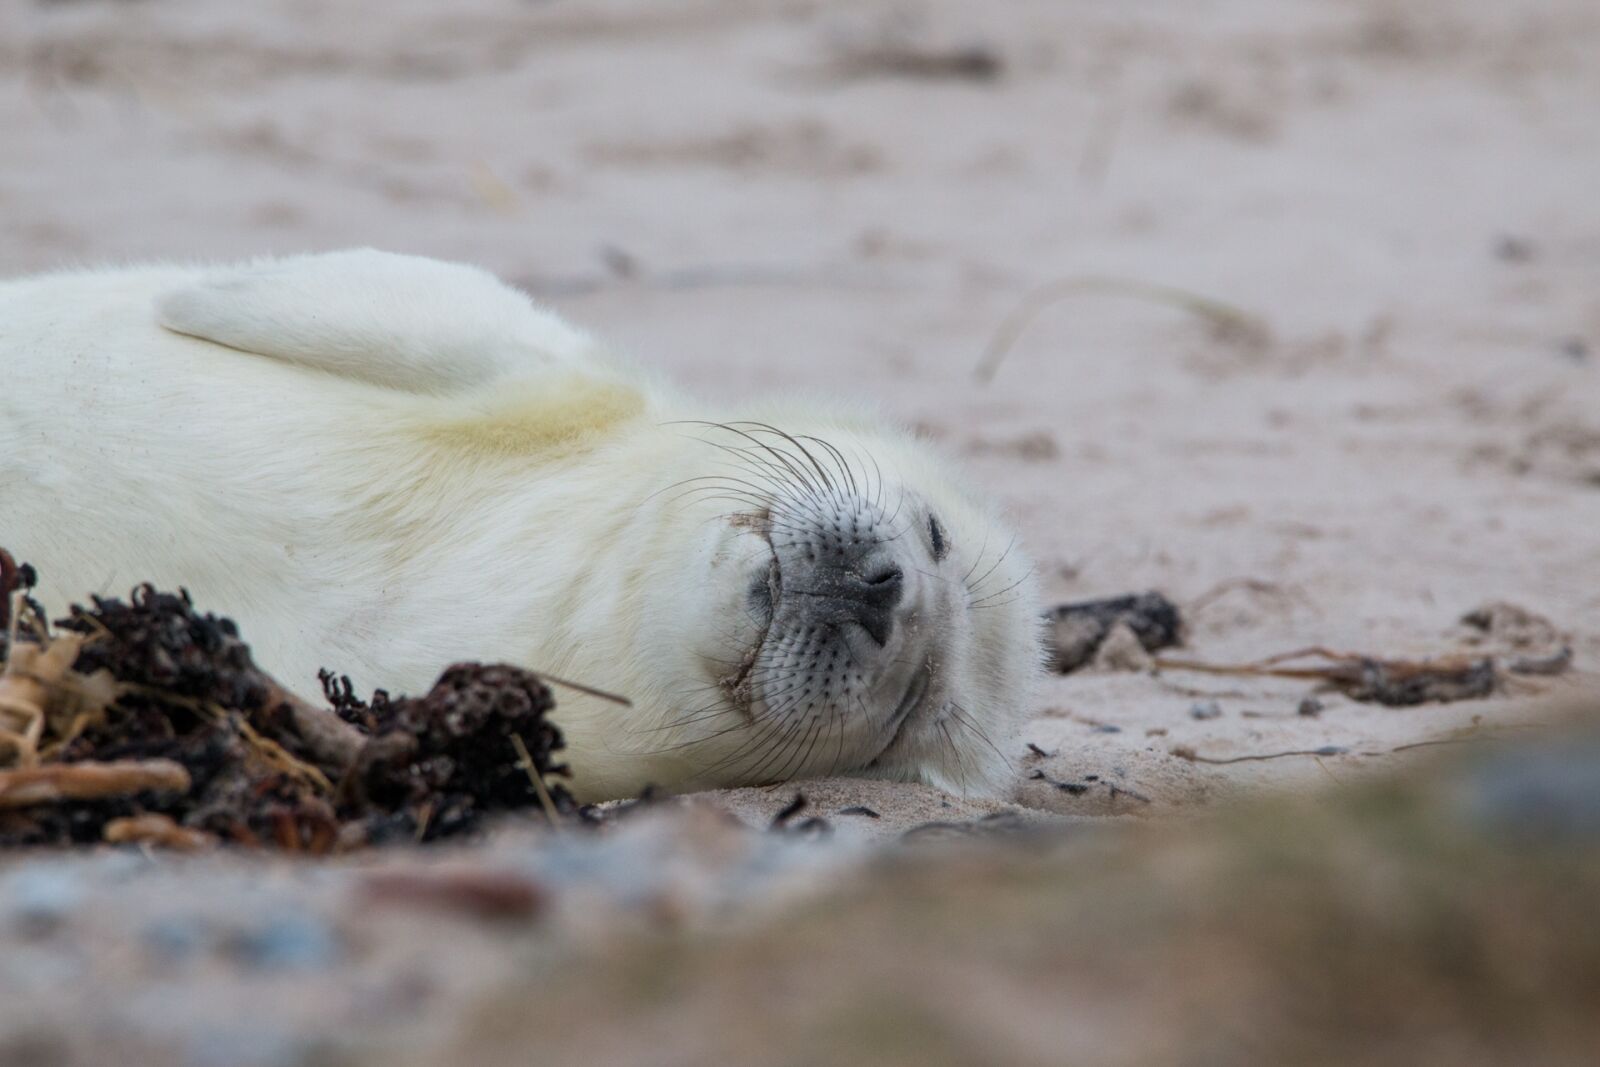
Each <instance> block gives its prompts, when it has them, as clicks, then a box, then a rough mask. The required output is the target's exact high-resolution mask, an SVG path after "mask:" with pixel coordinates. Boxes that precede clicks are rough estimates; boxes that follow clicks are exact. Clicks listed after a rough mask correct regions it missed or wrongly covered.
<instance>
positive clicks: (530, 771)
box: [511, 734, 561, 833]
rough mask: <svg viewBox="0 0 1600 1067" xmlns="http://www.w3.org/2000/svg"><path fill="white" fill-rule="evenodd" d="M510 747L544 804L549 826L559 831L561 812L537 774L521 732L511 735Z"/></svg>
mask: <svg viewBox="0 0 1600 1067" xmlns="http://www.w3.org/2000/svg"><path fill="white" fill-rule="evenodd" d="M511 747H512V748H515V749H516V750H517V766H518V767H521V768H522V770H523V772H524V773H525V774H527V776H528V781H530V782H532V783H533V789H534V792H536V793H538V794H539V803H540V804H542V805H544V814H545V818H547V819H549V820H550V826H551V827H552V828H553V829H554V830H555V831H556V832H557V833H560V832H561V822H560V818H561V813H560V812H558V811H557V810H556V802H555V801H553V800H551V799H550V791H549V790H548V789H546V788H545V787H544V779H543V778H541V777H540V776H539V768H538V767H536V766H534V763H533V756H531V755H530V754H529V753H528V745H527V743H526V742H525V741H523V740H522V735H521V734H512V735H511Z"/></svg>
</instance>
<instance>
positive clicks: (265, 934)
mask: <svg viewBox="0 0 1600 1067" xmlns="http://www.w3.org/2000/svg"><path fill="white" fill-rule="evenodd" d="M228 947H229V948H230V949H231V950H232V953H233V955H234V956H235V957H236V958H237V959H238V960H239V961H240V962H241V963H244V964H245V965H246V966H250V967H260V968H263V969H267V970H302V969H311V968H316V967H326V966H328V965H330V964H332V963H333V962H334V961H335V960H336V959H337V958H338V955H339V945H338V942H337V940H336V939H335V938H334V935H333V931H332V930H330V929H329V928H328V924H327V923H325V922H323V921H322V920H321V919H318V918H313V917H310V916H301V915H282V916H278V917H277V918H273V919H268V920H267V921H266V922H264V923H262V924H261V925H260V926H256V927H253V928H251V929H247V930H241V931H239V932H238V934H237V935H236V936H235V937H233V938H230V939H229V946H228Z"/></svg>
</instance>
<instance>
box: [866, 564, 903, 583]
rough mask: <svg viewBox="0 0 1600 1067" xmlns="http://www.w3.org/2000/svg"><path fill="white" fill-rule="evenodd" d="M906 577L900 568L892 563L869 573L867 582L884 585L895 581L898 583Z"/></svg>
mask: <svg viewBox="0 0 1600 1067" xmlns="http://www.w3.org/2000/svg"><path fill="white" fill-rule="evenodd" d="M904 577H905V576H904V575H903V574H902V573H901V571H900V568H899V567H897V566H895V565H894V564H892V563H891V564H889V566H887V567H884V568H883V569H882V570H880V571H878V572H877V573H875V574H871V575H868V577H867V584H868V585H877V586H883V585H889V584H891V583H893V584H895V585H898V584H900V581H901V580H902V579H903V578H904Z"/></svg>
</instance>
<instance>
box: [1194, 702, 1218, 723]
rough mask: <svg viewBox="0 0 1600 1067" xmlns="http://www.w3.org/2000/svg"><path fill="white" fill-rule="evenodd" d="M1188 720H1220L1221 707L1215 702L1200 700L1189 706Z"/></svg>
mask: <svg viewBox="0 0 1600 1067" xmlns="http://www.w3.org/2000/svg"><path fill="white" fill-rule="evenodd" d="M1189 718H1191V719H1220V718H1222V705H1221V704H1218V703H1217V702H1216V701H1215V700H1202V701H1199V702H1197V703H1195V704H1191V705H1189Z"/></svg>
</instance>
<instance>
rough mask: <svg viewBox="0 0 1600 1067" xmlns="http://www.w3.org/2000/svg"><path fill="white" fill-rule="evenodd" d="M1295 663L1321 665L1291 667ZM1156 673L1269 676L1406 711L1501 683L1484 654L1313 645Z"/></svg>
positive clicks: (1177, 664)
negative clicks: (1389, 654) (1418, 655)
mask: <svg viewBox="0 0 1600 1067" xmlns="http://www.w3.org/2000/svg"><path fill="white" fill-rule="evenodd" d="M1297 660H1321V662H1314V663H1308V664H1305V665H1300V666H1292V665H1291V664H1294V663H1295V661H1297ZM1156 666H1157V667H1158V668H1160V669H1162V670H1183V671H1201V672H1204V673H1207V674H1230V675H1248V676H1257V677H1269V678H1304V679H1307V680H1309V681H1315V682H1320V683H1321V684H1322V685H1323V686H1325V687H1327V688H1330V689H1334V690H1337V691H1338V692H1341V693H1343V694H1344V695H1346V696H1348V697H1350V698H1351V699H1352V700H1361V701H1369V702H1375V703H1379V704H1385V705H1388V706H1390V707H1411V706H1414V705H1417V704H1428V703H1445V702H1448V701H1453V700H1470V699H1474V698H1477V697H1486V696H1489V695H1490V694H1492V693H1493V692H1494V691H1495V689H1496V688H1497V687H1498V686H1499V685H1500V684H1501V676H1500V672H1499V670H1498V669H1497V668H1496V666H1495V662H1494V660H1493V658H1491V657H1488V656H1472V655H1451V656H1439V657H1436V658H1433V659H1423V660H1407V659H1382V658H1380V657H1377V656H1366V655H1361V654H1359V653H1354V652H1334V651H1331V650H1329V649H1326V648H1321V647H1314V648H1303V649H1297V650H1296V651H1293V652H1285V653H1283V654H1281V655H1277V656H1269V657H1268V658H1266V659H1264V660H1258V661H1256V662H1254V663H1235V664H1220V663H1203V662H1200V661H1197V660H1180V659H1165V658H1163V659H1158V660H1156Z"/></svg>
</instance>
